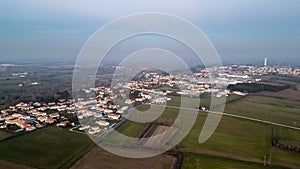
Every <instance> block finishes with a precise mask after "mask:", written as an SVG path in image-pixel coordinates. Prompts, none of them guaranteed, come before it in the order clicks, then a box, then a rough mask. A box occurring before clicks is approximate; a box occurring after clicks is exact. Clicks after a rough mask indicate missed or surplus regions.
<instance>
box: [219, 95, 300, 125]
mask: <svg viewBox="0 0 300 169" xmlns="http://www.w3.org/2000/svg"><path fill="white" fill-rule="evenodd" d="M225 112H226V113H231V114H237V115H242V116H246V117H252V118H257V119H260V120H267V121H271V122H276V123H281V124H286V125H290V126H296V127H300V102H296V101H289V100H284V99H278V98H270V97H264V96H253V95H249V96H246V97H243V98H242V99H240V100H239V101H236V102H232V103H229V104H227V105H226V108H225Z"/></svg>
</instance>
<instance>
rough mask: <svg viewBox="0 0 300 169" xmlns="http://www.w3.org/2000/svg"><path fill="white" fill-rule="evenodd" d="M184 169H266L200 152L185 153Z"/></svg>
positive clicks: (260, 165)
mask: <svg viewBox="0 0 300 169" xmlns="http://www.w3.org/2000/svg"><path fill="white" fill-rule="evenodd" d="M181 168H182V169H196V168H198V169H201V168H203V169H215V168H217V169H241V168H243V169H266V168H271V167H264V166H263V165H262V164H255V163H247V162H242V161H236V160H229V159H224V158H219V157H213V156H206V155H198V154H189V153H184V154H183V161H182V167H181ZM272 169H283V168H280V167H272Z"/></svg>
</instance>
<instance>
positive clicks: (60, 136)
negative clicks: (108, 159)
mask: <svg viewBox="0 0 300 169" xmlns="http://www.w3.org/2000/svg"><path fill="white" fill-rule="evenodd" d="M92 147H93V142H92V141H91V140H90V139H89V138H88V137H87V136H86V135H83V134H77V133H72V132H69V131H68V130H65V129H60V128H57V127H47V128H44V129H40V130H37V131H34V132H31V133H28V134H25V135H21V136H19V137H15V138H12V139H8V140H6V141H3V142H1V144H0V158H1V159H3V160H8V161H12V162H16V163H21V164H25V165H28V166H32V167H38V168H44V169H47V168H51V169H52V168H68V167H69V166H70V165H72V164H73V163H74V162H76V161H77V160H78V159H79V158H80V157H81V156H83V155H84V154H85V153H86V152H87V151H89V150H90V149H91V148H92Z"/></svg>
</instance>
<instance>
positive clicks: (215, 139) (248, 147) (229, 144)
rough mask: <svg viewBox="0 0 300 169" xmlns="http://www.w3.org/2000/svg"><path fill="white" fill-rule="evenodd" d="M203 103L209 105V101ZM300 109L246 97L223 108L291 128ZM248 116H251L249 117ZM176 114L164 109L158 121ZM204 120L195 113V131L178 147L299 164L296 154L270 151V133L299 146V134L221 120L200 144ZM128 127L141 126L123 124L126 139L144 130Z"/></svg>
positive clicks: (175, 101)
mask: <svg viewBox="0 0 300 169" xmlns="http://www.w3.org/2000/svg"><path fill="white" fill-rule="evenodd" d="M188 101H193V99H191V100H188ZM206 101H207V102H208V98H207V100H206ZM178 102H179V99H178V98H176V97H175V99H174V97H173V100H172V102H170V103H168V104H169V105H174V106H176V104H178ZM264 105H265V106H264ZM299 106H300V103H298V102H290V101H286V100H282V99H274V98H266V97H261V96H247V97H243V98H241V99H239V100H238V101H236V102H231V103H228V104H227V105H226V112H227V113H236V114H238V113H239V112H243V111H241V109H242V110H248V113H245V114H242V115H245V116H249V117H255V118H258V119H265V120H271V121H274V122H279V123H287V124H291V123H288V121H291V119H292V118H294V119H299V118H300V117H299V114H297V113H298V112H299V111H298V109H299V108H300V107H299ZM148 108H149V106H140V107H139V108H138V109H139V110H147V109H148ZM251 112H253V113H252V114H250V113H251ZM265 112H268V113H269V116H267V115H266V113H265ZM177 113H178V109H172V108H166V109H165V111H164V113H163V115H162V116H161V117H160V118H164V119H166V120H168V119H174V118H176V117H177ZM273 114H274V116H273ZM206 116H207V113H205V112H200V113H198V118H197V121H196V123H195V125H194V127H193V128H192V130H191V131H190V132H189V134H188V136H187V137H186V138H185V139H184V140H183V141H182V142H181V143H180V144H179V147H181V148H191V149H203V150H213V151H217V152H222V153H228V154H235V155H237V156H241V157H245V158H254V159H257V160H260V161H262V160H263V159H264V156H267V157H269V156H270V153H271V152H272V153H271V154H272V155H271V156H272V160H271V161H272V164H276V165H285V164H290V165H293V166H300V161H299V160H298V159H299V158H300V154H299V153H294V152H292V151H287V150H280V149H277V148H272V146H271V140H272V130H273V132H274V134H276V136H280V137H281V138H283V139H287V140H294V141H297V142H300V132H299V131H295V130H291V129H286V128H282V127H275V126H270V125H267V124H264V123H259V122H253V121H249V120H243V119H237V118H233V117H227V116H223V117H222V120H221V123H220V124H219V126H218V128H217V130H216V131H215V133H214V134H213V136H212V137H211V138H210V139H209V140H208V141H207V142H206V143H204V144H199V142H198V139H199V134H200V131H201V129H202V127H203V124H204V122H205V119H206ZM270 116H271V117H270ZM299 124H300V123H299ZM130 125H133V126H138V125H140V124H137V123H133V122H130V124H129V123H128V125H127V122H126V123H125V125H124V127H123V128H122V131H123V132H125V131H126V132H127V135H131V136H134V135H138V134H139V133H140V132H141V131H142V130H143V129H142V128H141V126H140V127H139V128H137V129H136V130H131V129H130V130H129V128H132V127H129V126H130ZM127 128H128V130H127ZM128 132H129V133H128ZM285 162H288V163H285ZM254 167H255V165H254Z"/></svg>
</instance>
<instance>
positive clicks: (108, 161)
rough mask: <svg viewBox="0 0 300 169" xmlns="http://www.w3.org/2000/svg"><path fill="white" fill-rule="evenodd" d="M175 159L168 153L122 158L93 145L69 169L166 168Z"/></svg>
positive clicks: (171, 164) (169, 166)
mask: <svg viewBox="0 0 300 169" xmlns="http://www.w3.org/2000/svg"><path fill="white" fill-rule="evenodd" d="M175 160H176V158H175V157H174V156H170V155H159V156H156V157H150V158H144V159H134V158H124V157H119V156H116V155H114V154H111V153H108V152H106V151H104V150H102V149H101V148H99V147H95V148H94V149H93V150H91V151H90V152H89V153H87V154H86V155H85V156H84V157H83V158H81V159H80V160H79V161H78V162H76V163H75V164H74V165H73V166H72V167H71V169H88V168H105V169H116V168H122V169H133V168H144V169H148V168H151V169H168V168H171V166H173V165H174V162H175Z"/></svg>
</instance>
